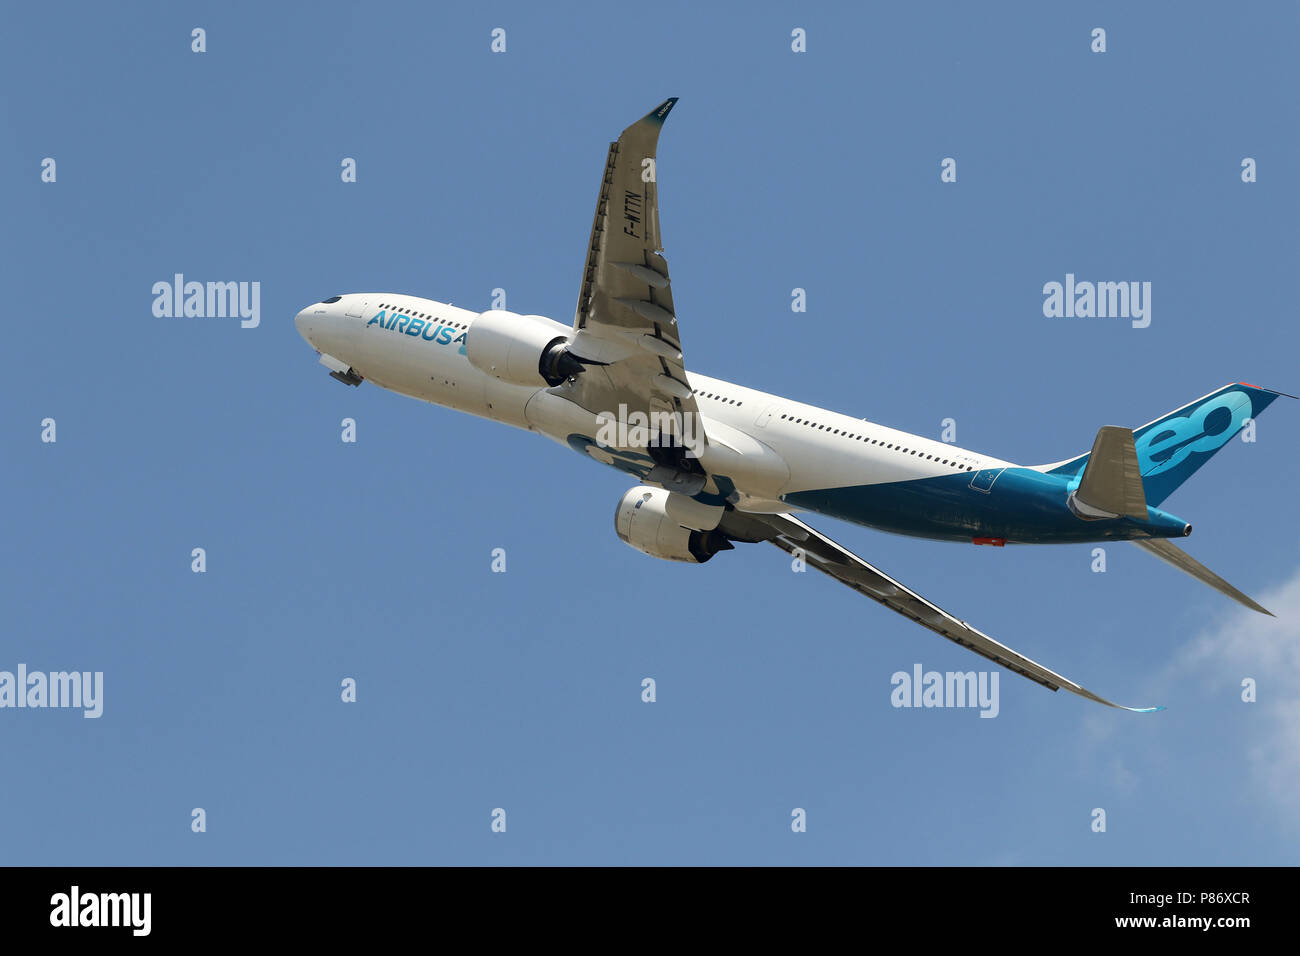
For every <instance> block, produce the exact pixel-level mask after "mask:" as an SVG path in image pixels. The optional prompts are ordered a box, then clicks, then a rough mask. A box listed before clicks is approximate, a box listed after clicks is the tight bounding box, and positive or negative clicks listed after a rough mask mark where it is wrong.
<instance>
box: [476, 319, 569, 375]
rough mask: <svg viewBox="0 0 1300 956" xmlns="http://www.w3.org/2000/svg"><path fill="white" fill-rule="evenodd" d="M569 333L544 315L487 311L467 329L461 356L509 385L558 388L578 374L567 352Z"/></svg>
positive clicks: (564, 327)
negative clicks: (556, 386) (467, 333)
mask: <svg viewBox="0 0 1300 956" xmlns="http://www.w3.org/2000/svg"><path fill="white" fill-rule="evenodd" d="M572 333H573V329H571V328H569V327H568V326H567V325H561V324H560V323H559V322H556V321H554V320H553V319H548V318H546V317H545V316H541V315H516V314H515V313H514V312H507V311H505V310H504V309H490V310H489V311H487V312H483V313H480V314H479V316H478V318H476V319H475V320H474V324H473V325H471V326H470V330H469V335H468V336H467V337H466V340H465V357H466V358H467V359H469V364H470V365H473V366H474V367H475V368H476V369H478V370H479V371H480V372H486V373H487V374H488V375H491V376H493V377H494V378H499V379H501V381H503V382H509V383H510V384H512V385H531V386H536V387H538V388H540V387H541V386H543V385H559V384H560V383H561V382H563V381H564V380H565V379H567V378H569V377H570V376H571V375H577V374H578V373H579V372H581V371H582V363H581V362H579V361H578V360H577V359H576V358H575V357H574V356H573V354H572V353H570V352H569V351H568V344H569V336H570V335H572Z"/></svg>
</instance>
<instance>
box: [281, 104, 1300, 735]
mask: <svg viewBox="0 0 1300 956" xmlns="http://www.w3.org/2000/svg"><path fill="white" fill-rule="evenodd" d="M676 102H677V98H676V97H673V98H671V99H668V100H666V101H664V102H663V103H662V104H660V105H659V106H657V107H656V108H655V109H653V110H651V111H650V113H648V114H647V115H646V116H644V117H642V118H641V119H640V120H638V121H637V122H635V123H633V124H632V125H631V126H629V127H628V128H627V129H625V130H624V131H623V133H622V135H620V136H619V138H618V140H617V141H615V142H614V143H611V144H610V147H609V153H608V156H607V158H606V161H605V169H604V172H603V174H602V176H601V181H600V189H599V193H598V198H597V203H596V215H595V220H594V222H593V224H592V229H591V240H590V242H589V243H588V246H587V252H586V262H585V264H584V268H583V272H582V281H581V285H580V290H579V293H578V302H577V308H576V310H575V314H574V319H573V322H572V324H571V325H565V324H563V323H560V322H557V321H555V320H553V319H550V318H546V317H545V316H541V315H518V314H516V313H513V312H509V311H506V310H504V309H493V310H489V311H486V312H474V311H472V310H467V309H462V308H457V307H454V306H452V305H450V304H448V303H444V302H437V301H434V300H431V299H424V298H419V297H416V296H411V295H404V294H400V293H393V292H380V293H352V294H349V295H335V296H331V297H330V298H327V299H323V300H322V301H320V302H318V303H316V304H314V305H310V306H308V307H307V308H305V309H303V310H302V311H301V312H300V313H298V315H297V317H296V318H295V320H294V322H295V326H296V327H297V329H298V331H299V333H300V334H301V335H302V336H303V338H304V339H306V340H307V343H308V344H309V345H311V346H312V348H314V349H315V350H316V352H317V353H319V355H320V363H321V364H322V365H324V366H325V367H326V368H327V369H328V370H329V374H330V376H331V377H332V378H334V379H336V380H338V381H340V382H342V383H343V384H345V385H349V386H353V387H355V386H358V385H360V384H361V383H362V382H366V381H368V382H372V383H373V384H375V385H377V386H379V387H380V388H384V389H388V390H390V391H393V392H397V393H399V394H402V395H408V396H410V397H412V398H417V399H420V400H422V401H425V402H430V403H432V404H435V405H442V406H446V407H448V408H452V409H456V410H457V411H461V412H468V413H469V414H471V415H476V416H479V417H481V418H487V419H491V420H492V421H496V422H501V423H504V424H506V425H511V426H514V427H515V428H520V429H526V430H528V431H532V432H537V433H538V434H540V435H544V436H546V437H547V438H550V439H552V440H554V441H556V442H559V443H561V444H563V445H567V446H568V447H570V448H572V449H573V450H574V451H577V452H579V453H581V454H584V455H587V456H589V457H591V458H594V459H595V460H597V461H599V462H601V463H603V464H605V465H608V466H611V467H613V468H617V469H619V470H621V471H624V472H626V473H628V474H630V475H631V476H633V477H634V478H635V479H636V480H637V482H638V484H637V485H636V486H635V487H633V488H632V489H631V490H629V491H628V492H627V493H626V494H624V495H623V497H622V498H621V499H620V500H619V503H618V507H617V509H616V512H615V518H614V526H615V531H616V533H617V534H618V536H619V538H621V539H622V540H623V541H624V542H626V543H627V544H629V545H630V546H632V547H633V548H636V549H637V550H639V551H641V552H644V553H645V554H648V555H650V556H652V557H656V558H661V559H665V560H669V561H682V562H690V563H697V564H703V563H705V562H707V561H709V560H710V559H711V558H713V557H714V556H715V555H717V554H718V553H720V552H722V551H728V550H733V549H734V547H735V545H736V544H737V543H759V542H764V541H766V542H770V543H771V544H773V545H775V546H776V547H778V548H780V549H782V550H783V551H786V552H788V553H790V554H792V555H795V556H797V557H799V558H801V559H803V561H804V562H805V563H806V565H807V566H811V567H813V568H816V569H817V570H818V571H822V572H824V573H825V574H827V575H829V576H830V577H832V578H834V579H836V580H837V581H840V582H842V583H843V584H846V585H848V586H849V587H851V588H853V589H854V590H855V591H857V592H859V593H860V594H863V595H865V596H866V597H869V598H871V599H872V600H873V601H876V602H878V603H879V604H882V605H884V606H885V607H887V608H889V609H891V610H893V611H896V612H897V613H899V614H901V615H903V616H904V617H907V618H909V619H910V620H912V621H914V622H916V623H917V624H920V625H921V626H922V627H926V628H929V629H930V630H931V631H934V632H936V633H938V634H940V635H941V636H943V637H945V638H947V639H948V640H950V641H953V642H954V643H956V644H959V645H961V646H962V647H965V648H967V649H968V650H971V651H974V652H975V653H976V654H979V655H981V656H983V657H985V658H987V659H988V660H990V661H993V662H994V663H996V664H998V665H1000V666H1002V667H1004V668H1006V669H1008V670H1010V671H1012V672H1014V673H1016V674H1020V675H1022V676H1023V677H1027V678H1028V679H1030V680H1032V681H1035V682H1036V683H1038V684H1041V685H1042V686H1044V687H1047V688H1048V689H1050V690H1053V691H1056V690H1059V689H1060V688H1065V689H1066V690H1068V691H1070V692H1072V693H1074V694H1078V695H1080V696H1082V697H1085V698H1087V699H1089V700H1092V701H1096V702H1098V703H1101V704H1105V705H1106V706H1108V707H1116V708H1119V709H1122V710H1128V711H1133V712H1140V713H1145V712H1151V711H1155V710H1162V709H1163V708H1161V707H1124V706H1123V705H1120V704H1116V703H1113V702H1112V701H1109V700H1107V699H1105V698H1103V697H1100V696H1098V695H1096V694H1094V693H1093V692H1092V691H1089V690H1087V689H1086V688H1084V687H1081V686H1080V685H1078V684H1075V683H1073V682H1072V681H1070V680H1067V679H1066V678H1065V677H1062V676H1061V675H1060V674H1057V673H1055V672H1054V671H1051V670H1049V669H1048V668H1046V667H1044V666H1042V665H1041V664H1038V663H1035V662H1034V661H1032V660H1030V659H1029V658H1027V657H1025V656H1023V655H1021V654H1019V653H1017V652H1016V651H1014V650H1012V649H1011V648H1009V647H1006V646H1005V645H1003V644H1000V643H998V642H997V641H995V640H994V639H993V638H991V637H989V636H988V635H987V634H985V633H983V632H982V631H979V630H976V629H975V628H974V627H972V626H971V625H970V624H967V623H966V622H965V621H963V620H961V619H960V618H958V617H956V616H955V615H952V614H950V613H948V612H947V611H945V610H943V609H942V608H940V607H939V606H938V605H936V604H933V603H931V602H930V601H929V600H927V599H926V598H924V597H922V596H921V595H919V594H917V593H916V592H915V591H913V590H912V589H911V588H909V587H907V585H905V584H903V583H901V582H900V581H898V580H896V579H894V578H892V577H890V576H889V575H888V574H886V573H885V572H883V571H881V570H880V569H878V568H876V567H874V566H873V565H871V564H868V563H867V562H866V561H865V560H863V559H862V558H860V557H859V556H858V555H856V554H854V553H853V552H851V551H849V550H848V549H847V548H845V547H843V546H842V545H839V544H837V543H836V542H835V541H833V540H831V539H830V538H829V537H827V536H826V535H824V534H822V533H821V532H819V531H817V530H815V529H814V528H812V527H811V526H810V525H808V524H806V523H805V522H804V521H803V519H802V518H800V517H797V515H796V513H799V512H802V513H809V512H811V513H814V514H819V515H825V516H828V517H832V518H839V519H842V520H845V521H849V522H853V523H855V524H859V525H865V526H867V527H870V528H876V529H879V530H883V531H889V532H894V533H897V534H904V535H912V536H916V537H921V538H931V539H936V540H942V541H961V542H967V543H974V544H977V545H991V546H997V547H1000V546H1003V545H1006V544H1047V543H1061V542H1073V543H1082V542H1109V541H1132V542H1133V543H1134V544H1136V545H1137V546H1138V547H1141V548H1143V549H1145V550H1147V551H1149V552H1151V553H1152V554H1154V555H1155V556H1156V557H1158V558H1161V559H1163V560H1164V561H1166V562H1168V563H1170V564H1172V565H1173V566H1174V567H1176V568H1178V569H1179V570H1181V571H1184V572H1186V573H1187V574H1190V575H1191V576H1193V577H1195V578H1197V579H1199V580H1200V581H1202V582H1204V583H1206V584H1208V585H1210V586H1211V587H1213V588H1215V589H1217V590H1218V591H1220V592H1222V593H1223V594H1225V595H1227V596H1229V597H1231V598H1233V599H1234V600H1236V601H1238V602H1240V603H1241V604H1243V605H1245V606H1246V607H1249V608H1252V609H1253V610H1255V611H1259V612H1261V613H1264V614H1269V613H1270V612H1269V611H1267V610H1265V609H1264V608H1263V607H1261V606H1260V605H1259V604H1257V603H1256V602H1255V601H1253V600H1252V599H1251V598H1249V597H1247V596H1246V595H1245V594H1243V593H1242V592H1240V591H1238V590H1237V589H1236V588H1235V587H1233V586H1232V585H1231V584H1229V583H1228V582H1226V581H1225V580H1223V579H1222V578H1221V577H1219V576H1218V575H1217V574H1215V573H1214V572H1213V571H1210V570H1209V569H1208V568H1206V567H1204V566H1203V565H1202V564H1200V563H1199V562H1198V561H1196V560H1195V559H1194V558H1192V557H1191V556H1190V555H1188V554H1187V553H1186V552H1184V551H1183V550H1181V549H1180V548H1178V547H1177V546H1176V545H1175V544H1174V543H1173V541H1172V539H1176V538H1183V537H1186V536H1187V535H1189V534H1191V531H1192V526H1191V525H1190V524H1188V523H1187V522H1186V521H1184V520H1183V519H1182V518H1179V517H1176V516H1175V515H1173V514H1171V513H1169V512H1167V511H1163V510H1161V508H1160V505H1162V504H1163V503H1164V501H1165V499H1166V498H1168V497H1169V495H1170V494H1171V493H1172V492H1173V491H1174V490H1175V489H1176V488H1177V487H1178V486H1179V485H1181V484H1182V483H1183V482H1184V481H1186V480H1187V478H1189V477H1190V476H1191V475H1192V474H1193V473H1194V472H1195V471H1196V470H1197V469H1198V468H1200V467H1201V465H1203V464H1204V463H1205V462H1206V461H1208V460H1209V459H1210V457H1211V456H1213V455H1214V454H1215V453H1216V452H1217V451H1218V450H1219V449H1220V448H1222V447H1223V446H1224V445H1225V444H1227V442H1228V441H1229V440H1231V439H1232V438H1233V436H1235V435H1236V434H1237V433H1238V432H1239V431H1240V430H1241V429H1242V428H1243V427H1245V425H1246V424H1247V422H1248V420H1251V419H1254V418H1256V417H1258V415H1259V414H1260V413H1261V412H1262V411H1263V410H1264V409H1265V408H1267V407H1268V405H1269V404H1270V403H1271V402H1272V401H1273V400H1274V399H1275V398H1277V397H1278V396H1279V395H1283V394H1284V393H1281V392H1277V391H1274V390H1272V389H1267V388H1260V387H1258V386H1255V385H1248V384H1245V383H1241V382H1237V383H1233V384H1229V385H1225V386H1224V387H1222V388H1220V389H1217V390H1216V391H1213V392H1211V393H1210V394H1208V395H1205V396H1203V397H1201V398H1198V399H1196V400H1195V401H1193V402H1189V403H1188V404H1186V405H1184V406H1182V407H1181V408H1177V409H1175V410H1174V411H1172V412H1169V413H1168V414H1167V415H1163V416H1161V417H1160V418H1157V419H1156V420H1155V421H1152V422H1148V423H1147V424H1146V425H1143V426H1142V427H1140V428H1136V429H1128V428H1124V427H1120V426H1106V427H1103V428H1101V429H1100V430H1099V431H1098V432H1097V436H1096V439H1095V441H1094V442H1093V445H1092V448H1091V450H1090V451H1088V452H1086V453H1084V454H1081V455H1077V456H1075V457H1073V458H1070V459H1067V460H1064V461H1059V462H1053V463H1050V464H1044V465H1028V466H1026V465H1018V464H1015V463H1013V462H1010V461H1004V460H1002V459H1000V458H994V457H992V456H989V455H984V454H979V453H977V452H973V451H968V450H966V449H964V448H957V447H955V446H953V445H951V444H947V443H944V442H940V441H935V440H932V439H929V438H924V437H921V436H918V435H911V434H907V433H906V432H902V431H898V430H896V429H892V428H888V427H886V426H883V425H877V424H874V423H872V422H869V421H865V420H863V419H860V418H854V417H852V416H849V415H842V414H839V413H837V412H833V411H828V410H826V409H823V408H817V407H815V406H812V405H806V404H803V403H801V402H796V401H793V400H791V399H787V398H784V397H782V396H780V395H773V394H770V393H767V392H761V391H758V390H757V389H752V388H745V387H742V386H740V385H734V384H732V383H730V382H726V381H723V380H721V379H716V378H710V377H709V376H706V375H701V374H699V373H696V372H687V370H686V365H685V362H684V359H683V350H682V337H681V334H680V331H679V328H678V319H677V310H676V307H675V306H674V304H673V294H672V281H671V279H670V278H669V273H668V262H667V260H666V259H665V258H664V255H663V243H662V240H661V236H660V229H659V203H658V184H657V176H656V174H655V164H656V160H657V149H658V141H659V133H660V130H661V129H662V127H663V123H664V120H665V119H666V118H667V116H668V114H669V112H670V111H671V110H672V108H673V106H674V104H676ZM1288 397H1295V396H1288Z"/></svg>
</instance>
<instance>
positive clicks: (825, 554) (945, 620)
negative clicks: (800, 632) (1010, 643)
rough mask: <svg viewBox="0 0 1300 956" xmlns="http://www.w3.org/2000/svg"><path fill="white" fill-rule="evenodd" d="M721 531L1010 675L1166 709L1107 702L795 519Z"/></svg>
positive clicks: (768, 518)
mask: <svg viewBox="0 0 1300 956" xmlns="http://www.w3.org/2000/svg"><path fill="white" fill-rule="evenodd" d="M721 527H722V530H723V531H724V532H725V533H726V534H727V535H728V536H730V537H733V538H736V539H737V540H741V541H770V542H772V544H774V545H776V546H777V547H778V548H780V549H781V550H782V551H786V552H789V553H790V554H801V555H802V556H803V558H804V559H805V560H806V561H807V563H808V565H809V566H810V567H813V568H816V569H817V570H818V571H821V572H822V573H824V574H828V575H830V576H831V577H833V578H835V580H837V581H839V582H840V583H842V584H847V585H848V586H849V587H851V588H853V590H855V591H857V592H858V593H859V594H865V595H866V596H867V597H869V598H871V599H872V600H873V601H875V602H876V603H878V604H883V605H884V606H885V607H887V608H889V609H890V610H891V611H896V612H898V613H899V614H901V615H903V616H904V617H906V618H909V619H911V620H913V621H915V622H916V623H917V624H920V625H921V626H922V627H926V628H929V629H930V630H932V631H934V632H935V633H936V634H938V635H940V636H941V637H946V638H947V639H948V640H950V641H952V642H953V643H954V644H960V645H961V646H962V647H964V648H966V649H967V650H970V651H974V652H975V653H976V654H979V655H980V656H981V657H986V658H988V659H989V660H991V661H993V662H994V663H995V664H999V665H1001V666H1002V667H1005V668H1006V669H1007V670H1009V671H1013V672H1015V673H1017V674H1019V675H1020V676H1022V677H1028V678H1029V679H1030V680H1031V681H1034V682H1035V683H1037V684H1042V685H1043V686H1044V687H1046V688H1047V689H1048V690H1053V691H1054V690H1059V689H1061V688H1065V689H1066V690H1068V691H1070V693H1072V694H1078V695H1079V696H1080V697H1086V698H1088V699H1089V700H1095V701H1096V702H1097V703H1099V704H1105V705H1106V706H1107V707H1117V708H1119V709H1120V710H1130V711H1134V712H1135V713H1148V712H1151V711H1156V710H1163V709H1164V708H1163V707H1125V706H1124V705H1122V704H1116V703H1113V702H1111V701H1109V700H1106V699H1105V698H1104V697H1098V696H1097V695H1096V694H1094V693H1093V692H1092V691H1090V690H1088V689H1087V688H1084V687H1080V686H1079V685H1078V684H1076V683H1074V682H1073V681H1069V680H1066V679H1065V678H1064V677H1062V676H1061V675H1060V674H1057V673H1055V672H1054V671H1050V670H1048V669H1047V668H1046V667H1044V666H1042V665H1041V664H1037V663H1035V662H1034V661H1031V660H1030V659H1029V658H1027V657H1025V656H1024V655H1022V654H1018V653H1016V652H1015V651H1013V650H1012V649H1011V648H1009V647H1007V646H1006V645H1004V644H999V643H998V642H997V641H995V640H993V638H991V637H989V636H988V635H987V634H985V633H984V632H983V631H978V630H976V629H975V628H973V627H971V626H970V625H969V624H967V623H966V622H965V621H963V620H960V619H958V618H956V617H954V616H953V615H951V614H949V613H948V612H947V611H945V610H943V609H942V608H940V607H939V606H938V605H935V604H931V603H930V602H929V601H927V600H926V599H925V598H923V597H921V595H919V594H917V593H916V592H915V591H913V590H912V589H911V588H909V587H907V586H906V585H905V584H902V583H900V582H899V581H896V580H894V579H893V578H891V577H890V576H889V575H887V574H885V573H884V572H883V571H881V570H879V569H878V568H874V567H872V566H871V565H870V564H868V563H867V562H866V561H863V560H862V559H861V558H860V557H858V556H857V555H856V554H854V553H853V552H852V551H849V550H848V549H847V548H845V547H843V546H842V545H839V544H836V543H835V542H834V541H832V540H831V539H830V538H828V537H826V536H825V535H824V534H821V533H820V532H818V531H816V530H814V529H813V528H811V527H809V526H808V525H806V524H804V523H803V522H802V521H800V520H799V519H798V518H795V517H793V516H791V515H782V514H773V515H766V514H764V515H760V514H747V513H744V512H737V511H729V512H727V514H726V515H725V516H724V517H723V521H722V526H721Z"/></svg>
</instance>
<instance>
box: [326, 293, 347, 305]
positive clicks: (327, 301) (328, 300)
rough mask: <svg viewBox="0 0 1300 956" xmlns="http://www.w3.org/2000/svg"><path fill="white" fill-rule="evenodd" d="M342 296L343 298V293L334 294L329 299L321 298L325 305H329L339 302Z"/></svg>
mask: <svg viewBox="0 0 1300 956" xmlns="http://www.w3.org/2000/svg"><path fill="white" fill-rule="evenodd" d="M341 298H343V296H341V295H332V296H330V297H329V298H328V299H321V302H322V303H324V304H325V305H329V304H330V303H331V302H337V301H338V300H339V299H341Z"/></svg>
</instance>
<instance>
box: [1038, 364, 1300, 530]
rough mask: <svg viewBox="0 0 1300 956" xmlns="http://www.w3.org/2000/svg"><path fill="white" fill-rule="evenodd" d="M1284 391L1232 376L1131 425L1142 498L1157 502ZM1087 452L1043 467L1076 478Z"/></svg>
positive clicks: (1153, 504) (1161, 501) (1153, 502)
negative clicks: (1144, 421)
mask: <svg viewBox="0 0 1300 956" xmlns="http://www.w3.org/2000/svg"><path fill="white" fill-rule="evenodd" d="M1279 395H1281V396H1284V397H1287V398H1294V397H1295V396H1292V395H1286V393H1284V392H1275V391H1273V390H1272V389H1267V388H1260V387H1258V386H1256V385H1247V384H1245V383H1244V382H1234V383H1233V384H1231V385H1225V386H1223V388H1221V389H1219V390H1218V391H1215V392H1211V393H1210V394H1209V395H1206V396H1204V397H1203V398H1198V399H1197V400H1196V401H1194V402H1189V403H1188V404H1186V405H1184V406H1183V407H1182V408H1177V409H1174V410H1173V411H1172V412H1170V413H1169V414H1167V415H1164V416H1162V417H1160V418H1157V419H1156V420H1155V421H1153V422H1150V423H1148V424H1146V425H1143V426H1142V427H1141V428H1135V429H1134V430H1133V443H1134V446H1135V448H1136V449H1137V458H1138V468H1139V471H1140V473H1141V475H1142V490H1143V492H1144V493H1145V495H1146V503H1147V504H1148V505H1151V506H1153V507H1158V506H1159V505H1160V504H1161V503H1163V502H1164V500H1165V499H1166V498H1168V497H1169V496H1170V495H1171V494H1173V493H1174V490H1175V489H1177V488H1178V486H1179V485H1181V484H1182V483H1183V482H1184V481H1186V480H1187V479H1188V478H1190V477H1191V476H1192V475H1193V474H1195V473H1196V471H1197V469H1199V468H1200V467H1201V466H1202V465H1203V464H1205V463H1206V462H1207V461H1209V460H1210V459H1211V458H1212V457H1214V454H1215V453H1216V452H1217V451H1218V450H1219V449H1220V448H1223V447H1224V446H1225V445H1226V444H1227V443H1228V442H1230V441H1231V440H1232V439H1233V438H1234V437H1236V436H1237V434H1239V433H1240V432H1241V430H1242V429H1243V428H1245V427H1246V424H1247V422H1249V421H1251V420H1253V419H1255V418H1258V417H1259V415H1260V413H1261V412H1263V411H1264V409H1266V408H1268V406H1269V405H1270V404H1271V403H1272V401H1273V399H1275V398H1277V397H1278V396H1279ZM1089 457H1090V454H1084V455H1080V456H1079V457H1078V458H1071V459H1070V460H1069V461H1065V462H1062V463H1061V464H1059V465H1050V466H1047V468H1046V469H1045V470H1046V472H1047V474H1049V475H1062V476H1066V477H1071V476H1072V477H1075V478H1079V477H1082V475H1083V470H1084V468H1085V467H1086V466H1087V464H1088V459H1089Z"/></svg>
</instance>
